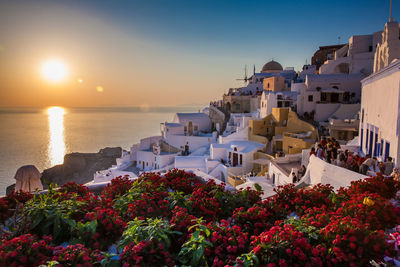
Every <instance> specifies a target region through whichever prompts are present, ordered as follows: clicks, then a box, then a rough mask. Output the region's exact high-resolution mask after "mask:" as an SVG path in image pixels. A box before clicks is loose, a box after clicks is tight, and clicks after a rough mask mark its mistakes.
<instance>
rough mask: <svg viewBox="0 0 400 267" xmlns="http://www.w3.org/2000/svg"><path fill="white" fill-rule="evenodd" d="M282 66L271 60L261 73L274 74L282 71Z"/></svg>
mask: <svg viewBox="0 0 400 267" xmlns="http://www.w3.org/2000/svg"><path fill="white" fill-rule="evenodd" d="M282 70H283V68H282V65H281V64H279V63H278V62H276V61H273V60H271V61H270V62H267V63H265V65H264V66H263V67H262V69H261V72H273V71H282Z"/></svg>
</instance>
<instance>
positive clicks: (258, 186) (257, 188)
mask: <svg viewBox="0 0 400 267" xmlns="http://www.w3.org/2000/svg"><path fill="white" fill-rule="evenodd" d="M254 188H255V189H256V190H257V192H262V191H263V190H262V188H261V186H260V185H259V184H257V183H255V184H254Z"/></svg>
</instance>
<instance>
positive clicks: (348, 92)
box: [292, 73, 365, 122]
mask: <svg viewBox="0 0 400 267" xmlns="http://www.w3.org/2000/svg"><path fill="white" fill-rule="evenodd" d="M364 77H365V75H364V74H362V73H354V74H308V75H306V79H305V82H304V83H294V84H292V90H293V91H298V92H300V94H299V95H298V96H297V113H298V114H299V115H304V114H305V113H308V114H314V120H315V121H318V122H321V121H326V120H328V118H329V117H330V116H331V115H332V114H333V113H334V112H335V111H336V110H338V109H339V107H340V106H341V104H354V103H359V102H360V100H361V82H360V81H361V80H362V79H363V78H364Z"/></svg>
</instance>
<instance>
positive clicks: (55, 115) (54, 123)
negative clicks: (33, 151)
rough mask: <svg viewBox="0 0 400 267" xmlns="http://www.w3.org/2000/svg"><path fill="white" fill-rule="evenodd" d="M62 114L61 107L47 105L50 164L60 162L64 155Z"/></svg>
mask: <svg viewBox="0 0 400 267" xmlns="http://www.w3.org/2000/svg"><path fill="white" fill-rule="evenodd" d="M64 115H65V110H64V109H63V108H62V107H49V108H48V109H47V116H48V119H49V145H48V155H49V160H50V164H51V166H54V165H57V164H62V163H63V161H64V155H65V137H64Z"/></svg>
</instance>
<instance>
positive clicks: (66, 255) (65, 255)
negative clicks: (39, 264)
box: [52, 244, 104, 266]
mask: <svg viewBox="0 0 400 267" xmlns="http://www.w3.org/2000/svg"><path fill="white" fill-rule="evenodd" d="M103 259H104V256H103V255H101V253H100V251H99V250H90V249H88V248H86V247H85V246H84V245H82V244H76V245H68V246H67V247H56V248H55V249H54V256H53V258H52V260H53V261H57V262H58V264H57V266H93V265H94V264H98V263H100V262H101V261H102V260H103Z"/></svg>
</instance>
